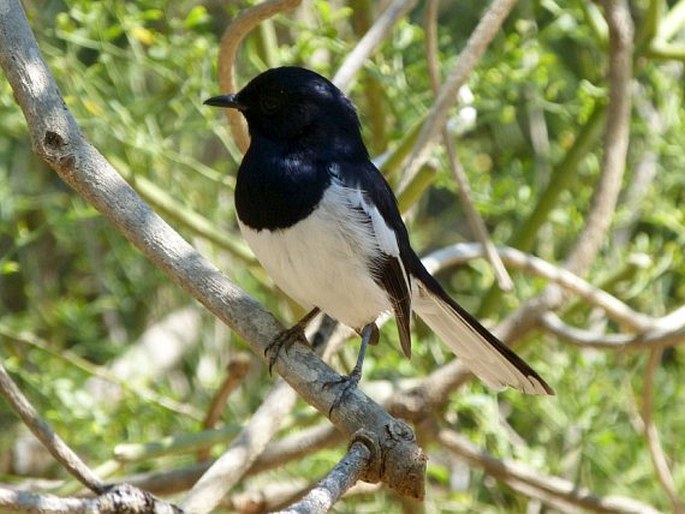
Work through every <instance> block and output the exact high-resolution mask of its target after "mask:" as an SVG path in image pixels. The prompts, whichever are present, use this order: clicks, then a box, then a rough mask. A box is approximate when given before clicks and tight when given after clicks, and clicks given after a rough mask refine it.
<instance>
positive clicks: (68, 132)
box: [0, 0, 426, 497]
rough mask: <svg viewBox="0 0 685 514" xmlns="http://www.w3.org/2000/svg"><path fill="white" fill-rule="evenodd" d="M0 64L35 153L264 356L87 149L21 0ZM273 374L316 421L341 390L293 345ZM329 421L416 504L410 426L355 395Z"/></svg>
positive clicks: (255, 318)
mask: <svg viewBox="0 0 685 514" xmlns="http://www.w3.org/2000/svg"><path fill="white" fill-rule="evenodd" d="M0 65H1V66H2V68H3V69H4V71H5V74H6V75H7V78H8V81H9V83H10V85H11V87H12V90H13V92H14V95H15V98H16V99H17V101H18V103H19V105H20V106H21V108H22V110H23V112H24V115H25V117H26V119H27V122H28V128H29V132H30V136H31V142H32V144H33V147H34V151H35V152H36V154H37V155H38V156H39V157H41V158H42V159H43V160H44V161H45V162H46V163H47V164H48V165H49V166H50V167H51V168H53V169H54V170H55V171H56V172H57V173H58V174H59V176H60V177H61V178H62V179H63V180H64V181H65V182H67V183H68V184H69V185H70V186H71V187H73V188H74V189H75V190H76V191H78V192H79V193H80V194H81V196H83V197H84V198H85V199H86V200H87V201H89V202H90V203H91V204H92V205H93V206H94V207H95V208H97V209H98V210H99V211H100V212H101V213H102V214H103V215H105V216H106V217H107V218H108V219H109V220H110V222H112V224H113V225H114V226H115V227H116V228H117V229H118V230H119V231H121V233H122V234H123V235H124V236H125V237H126V238H127V239H129V241H131V242H132V243H133V244H134V245H135V246H136V247H137V248H138V249H139V250H140V251H141V252H143V254H144V255H146V256H147V257H148V258H149V259H150V260H151V261H152V262H153V263H154V264H155V265H156V266H157V267H159V268H160V269H161V270H162V271H164V272H165V273H166V274H167V275H168V276H169V277H170V278H171V279H172V280H173V281H175V282H176V283H177V284H179V285H180V286H181V287H183V288H184V289H185V290H186V291H187V292H188V293H190V294H191V295H192V296H193V297H195V298H196V299H197V300H199V301H200V302H201V303H202V304H203V305H204V306H205V307H206V308H207V309H208V310H210V311H211V312H212V313H213V314H214V315H216V316H217V317H218V318H219V319H220V320H222V321H223V322H224V323H226V324H227V325H228V326H229V327H231V328H232V329H233V330H235V332H236V333H238V334H239V335H240V336H241V337H242V338H243V339H244V340H245V341H247V342H249V343H250V345H251V347H252V349H253V351H254V352H255V353H257V354H258V355H260V356H264V351H265V350H266V349H267V347H268V345H269V344H270V343H271V341H273V340H274V338H275V337H276V336H277V335H278V334H280V333H281V332H282V330H283V326H282V325H281V324H280V323H278V321H276V319H275V318H274V317H273V316H272V315H271V314H270V313H268V312H267V311H265V310H264V309H263V308H262V307H261V306H260V305H259V303H258V302H257V301H256V300H254V299H253V298H252V297H250V296H249V295H248V294H247V293H245V292H244V291H243V290H241V289H240V288H239V287H237V286H236V285H235V284H233V283H232V282H231V281H229V280H228V279H227V278H226V277H225V276H224V275H223V274H222V273H221V272H220V271H219V270H218V269H217V268H216V267H215V266H214V265H212V264H211V263H210V262H208V261H207V260H206V259H205V258H204V257H203V256H202V255H200V254H199V253H198V252H197V251H196V250H195V249H194V248H193V247H192V246H190V245H189V244H188V243H187V242H186V241H185V240H184V239H183V238H182V237H181V236H180V235H179V234H178V233H177V232H175V231H174V230H173V229H172V228H171V227H170V226H169V225H168V224H167V223H165V222H164V221H163V220H162V219H161V218H160V217H159V216H157V215H156V214H155V213H154V212H153V211H152V210H151V209H150V207H149V206H148V205H147V204H145V202H143V201H142V200H141V198H140V197H139V196H138V194H137V193H136V192H135V191H134V190H133V189H132V188H131V187H130V186H129V185H128V184H127V183H126V182H125V181H124V180H123V179H122V178H121V177H120V176H119V174H118V173H117V172H116V170H115V169H114V168H113V167H112V166H111V165H110V164H109V163H108V162H107V160H106V159H105V158H104V157H103V156H102V155H101V154H100V153H99V152H98V151H97V150H96V149H95V148H94V147H93V146H92V145H90V144H89V143H88V142H87V141H86V140H85V138H84V137H83V135H82V134H81V131H80V129H79V127H78V125H77V124H76V121H75V120H74V118H73V116H72V115H71V113H70V112H69V110H68V108H67V107H66V105H65V103H64V100H63V98H62V97H61V95H60V93H59V89H58V88H57V85H56V84H55V81H54V78H53V76H52V74H51V73H50V70H49V69H48V67H47V66H46V64H45V62H44V61H43V59H42V57H41V53H40V50H39V48H38V45H37V43H36V40H35V38H34V36H33V34H32V33H31V29H30V28H29V26H28V22H27V20H26V16H25V14H24V11H23V9H22V7H21V4H20V3H19V2H18V1H17V0H7V1H6V2H5V7H4V8H3V9H2V10H0ZM29 70H30V72H29ZM273 369H274V370H275V371H276V372H277V373H279V374H280V375H281V376H282V377H283V378H285V379H286V381H288V383H289V384H290V385H291V386H292V387H293V388H294V389H295V390H296V391H297V392H298V393H299V394H300V395H301V396H302V397H303V398H304V399H305V400H306V401H307V402H308V403H309V404H310V405H312V406H313V407H315V408H316V409H317V410H319V412H322V413H328V412H329V409H330V406H331V405H332V403H333V402H334V401H335V400H336V398H337V396H338V393H339V388H336V387H329V388H325V389H323V388H322V384H324V383H335V382H338V381H340V375H339V374H337V373H335V372H334V371H333V370H332V369H331V368H330V367H328V366H327V365H326V364H325V363H324V362H323V361H321V359H319V357H318V356H317V355H316V354H315V353H313V352H312V350H311V349H310V348H309V346H308V345H305V344H300V343H294V344H293V345H292V346H291V347H290V349H289V350H288V351H287V352H286V351H282V352H281V353H280V354H279V356H278V358H277V359H276V362H275V364H274V367H273ZM331 420H332V422H333V423H334V424H335V426H336V427H337V428H338V430H340V431H341V432H342V433H343V434H344V435H346V436H347V437H352V436H353V435H354V434H355V433H356V432H357V431H358V430H360V429H361V428H366V429H367V430H370V431H373V432H374V433H375V434H376V437H377V438H378V443H379V445H380V447H381V451H380V452H379V454H378V456H379V457H380V458H381V460H384V459H389V458H393V455H402V456H404V460H401V459H400V460H398V461H397V465H395V466H394V467H393V469H389V468H388V467H384V466H381V467H380V469H381V471H382V473H381V474H380V475H379V474H376V475H374V476H369V477H367V478H368V479H369V480H371V481H374V480H382V481H383V482H385V483H386V484H387V485H389V486H390V487H391V488H401V489H398V491H400V492H401V493H402V494H407V495H410V496H414V497H422V495H423V488H424V484H423V481H422V480H418V481H417V482H415V483H414V484H413V485H412V487H406V483H400V482H393V481H395V480H397V479H398V478H399V477H401V476H402V474H403V473H402V471H400V469H401V466H400V463H402V464H404V465H405V466H406V467H405V469H404V475H411V476H413V477H418V476H419V475H422V473H423V472H422V471H421V470H422V469H423V470H424V472H425V465H426V462H425V456H424V455H423V453H422V452H421V450H420V448H419V447H418V445H417V443H416V438H415V437H414V434H413V433H412V432H411V429H410V428H409V427H408V426H407V425H406V424H404V423H402V422H400V421H398V420H396V419H394V418H392V417H391V416H390V415H389V414H388V413H387V412H385V411H384V410H383V409H381V408H380V407H379V406H378V405H377V404H376V403H375V402H373V401H372V400H371V399H370V398H369V397H368V396H366V395H365V394H363V392H362V391H360V390H359V389H354V390H352V391H350V392H349V394H347V395H346V396H345V397H344V398H343V400H342V401H341V402H340V403H339V404H338V406H337V408H336V409H335V411H334V412H333V415H332V416H331Z"/></svg>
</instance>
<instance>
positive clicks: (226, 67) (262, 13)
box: [217, 0, 302, 153]
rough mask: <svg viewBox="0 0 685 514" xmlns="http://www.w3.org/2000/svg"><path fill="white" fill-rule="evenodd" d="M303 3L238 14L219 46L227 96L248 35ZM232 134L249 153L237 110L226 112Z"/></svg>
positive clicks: (280, 2) (290, 1)
mask: <svg viewBox="0 0 685 514" xmlns="http://www.w3.org/2000/svg"><path fill="white" fill-rule="evenodd" d="M301 1H302V0H268V1H266V2H263V3H261V4H257V5H255V6H254V7H251V8H249V9H245V10H243V11H240V13H238V15H237V16H236V17H235V18H234V19H233V21H232V22H231V23H229V25H228V27H226V30H224V33H223V35H222V36H221V43H220V46H219V62H218V68H217V69H218V74H219V87H220V88H221V91H223V92H224V93H233V92H235V91H236V89H237V88H236V84H235V76H234V74H233V63H234V62H235V59H236V55H237V53H238V46H239V45H240V43H241V42H242V40H243V39H244V38H245V36H246V35H247V34H248V33H249V32H250V31H251V30H252V29H254V28H255V27H256V26H257V25H259V24H260V23H261V22H263V21H264V20H266V19H268V18H271V17H272V16H274V15H276V14H278V13H280V12H283V11H289V10H291V9H294V8H295V7H297V6H298V5H300V3H301ZM225 111H226V117H227V118H228V123H229V125H230V127H231V133H232V134H233V138H234V139H235V142H236V144H237V145H238V148H239V149H240V151H241V152H243V153H245V151H246V150H247V147H248V146H249V145H250V138H249V136H248V135H247V130H246V128H245V122H244V121H243V117H242V115H241V114H240V113H239V112H238V111H236V110H235V109H225Z"/></svg>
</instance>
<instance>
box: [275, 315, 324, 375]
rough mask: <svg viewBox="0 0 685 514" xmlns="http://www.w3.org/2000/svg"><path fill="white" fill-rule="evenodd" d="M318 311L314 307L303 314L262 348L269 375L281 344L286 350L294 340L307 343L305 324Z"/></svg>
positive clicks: (279, 351)
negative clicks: (267, 360)
mask: <svg viewBox="0 0 685 514" xmlns="http://www.w3.org/2000/svg"><path fill="white" fill-rule="evenodd" d="M318 313H319V309H318V308H316V307H315V308H314V309H312V310H311V311H309V312H308V313H307V314H305V315H304V317H303V318H302V319H301V320H300V321H298V322H297V323H295V324H294V325H293V326H292V327H290V328H288V329H286V330H284V331H283V332H281V333H279V334H278V335H277V336H276V337H274V340H273V341H271V342H270V343H269V344H268V345H267V347H266V348H265V349H264V357H268V358H269V375H271V374H272V373H271V369H272V368H273V367H274V364H275V363H276V360H277V359H278V356H279V355H280V353H281V349H282V348H283V345H285V351H286V352H287V351H288V350H289V349H290V347H291V346H292V345H293V344H294V343H295V341H300V342H304V343H307V337H306V336H305V334H304V330H305V329H306V328H307V325H308V324H309V322H310V321H311V320H312V318H314V317H315V316H316V315H317V314H318Z"/></svg>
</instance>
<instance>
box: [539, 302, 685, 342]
mask: <svg viewBox="0 0 685 514" xmlns="http://www.w3.org/2000/svg"><path fill="white" fill-rule="evenodd" d="M658 323H659V319H657V320H655V324H656V325H658ZM540 324H541V326H542V328H544V329H545V330H547V331H548V332H550V333H551V334H554V336H556V337H557V338H559V339H560V340H561V341H566V342H569V343H572V344H575V345H578V346H582V347H583V348H595V349H598V350H620V351H627V350H633V351H637V350H647V349H651V350H657V349H662V350H663V349H664V348H667V347H669V346H675V345H677V344H680V343H682V342H684V341H685V320H684V321H683V323H682V325H681V326H680V327H675V328H673V329H671V330H662V329H659V328H656V329H654V330H649V331H647V332H642V333H639V334H604V333H597V332H591V331H589V330H583V329H580V328H576V327H572V326H571V325H568V324H567V323H564V322H563V321H562V320H561V318H559V316H557V315H556V314H554V313H553V312H546V313H545V314H543V315H542V316H541V317H540Z"/></svg>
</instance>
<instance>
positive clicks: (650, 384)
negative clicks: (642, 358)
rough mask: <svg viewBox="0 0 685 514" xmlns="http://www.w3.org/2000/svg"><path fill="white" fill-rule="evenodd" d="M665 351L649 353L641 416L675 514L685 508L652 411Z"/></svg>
mask: <svg viewBox="0 0 685 514" xmlns="http://www.w3.org/2000/svg"><path fill="white" fill-rule="evenodd" d="M662 353H663V350H662V349H660V348H658V349H654V350H652V351H651V352H650V353H649V360H648V361H647V369H646V370H645V383H644V386H643V388H642V409H641V411H640V416H641V417H642V421H643V422H644V431H645V439H646V440H647V447H648V448H649V456H650V457H651V458H652V464H653V465H654V471H655V472H656V476H657V478H658V479H659V483H660V484H661V487H663V489H664V491H666V495H667V496H668V499H669V500H670V502H671V505H672V506H673V512H674V514H683V513H685V506H684V505H683V502H682V501H681V500H680V498H679V496H678V491H677V489H676V485H675V480H673V474H672V473H671V469H670V468H669V466H668V460H667V458H666V455H665V453H664V449H663V448H662V446H661V440H660V438H659V430H658V429H657V427H656V424H655V423H654V418H653V417H652V411H653V409H654V407H653V404H652V399H653V397H654V375H655V374H656V370H657V369H658V368H659V363H660V362H661V355H662Z"/></svg>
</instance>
